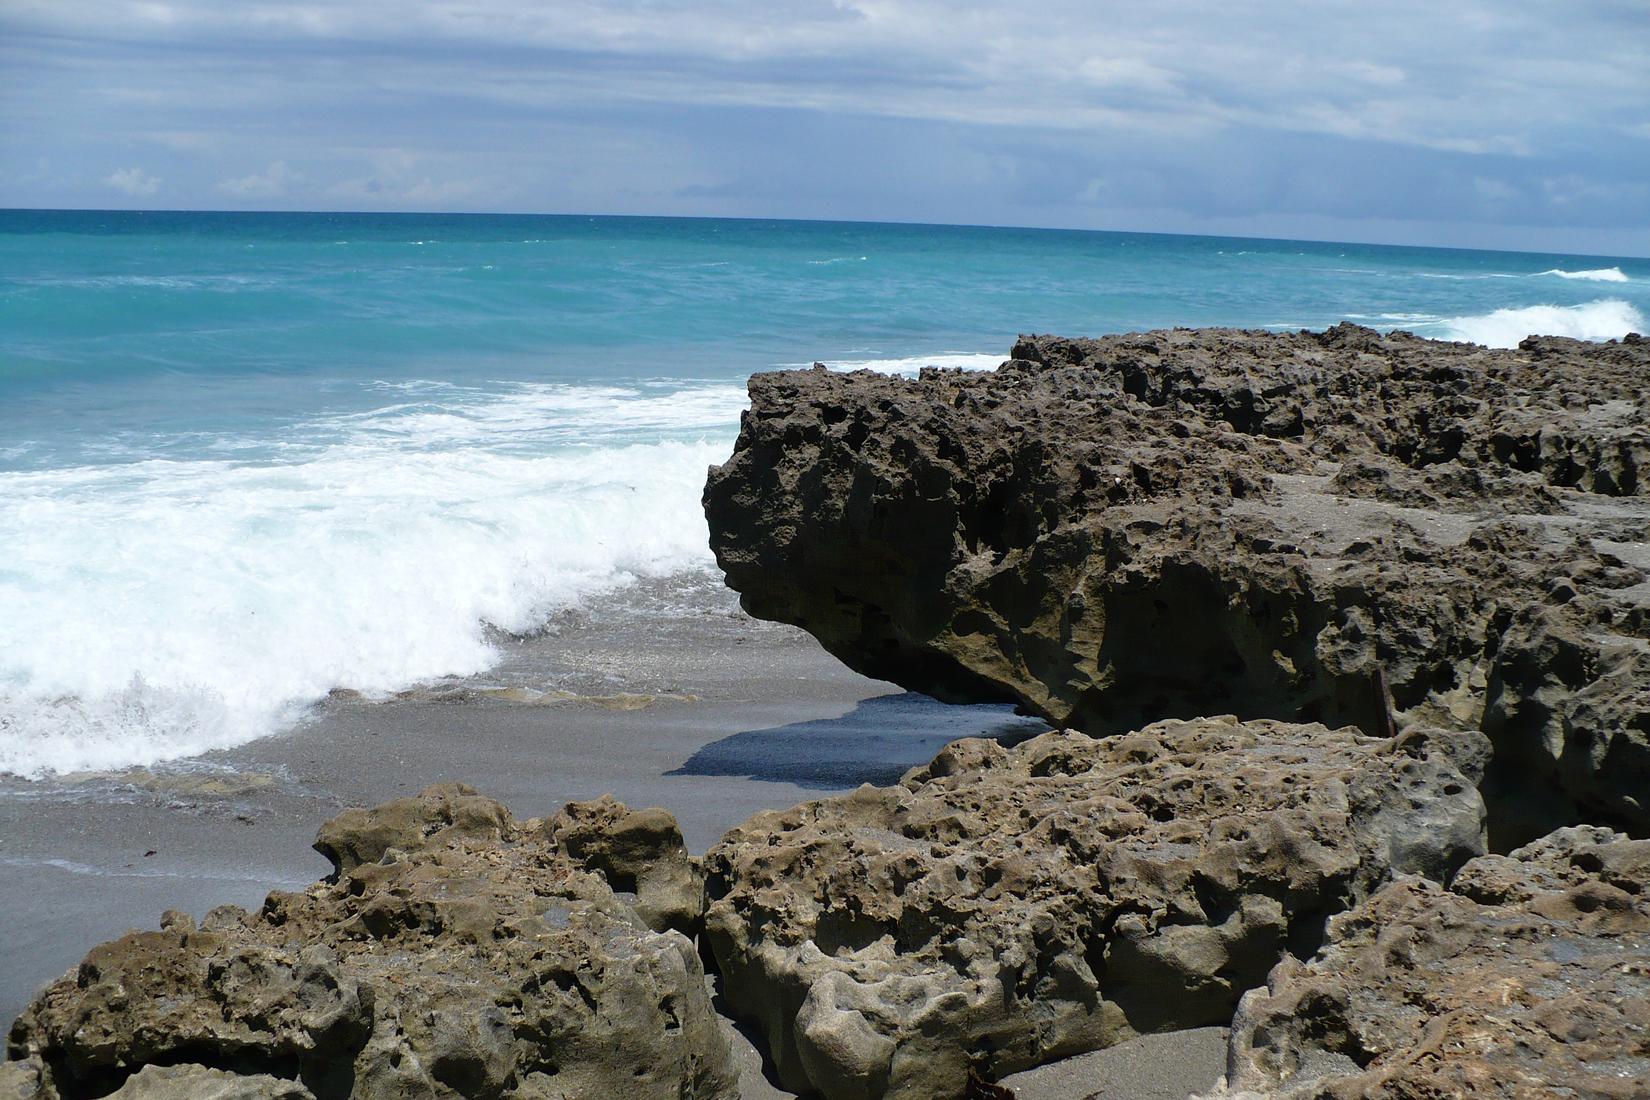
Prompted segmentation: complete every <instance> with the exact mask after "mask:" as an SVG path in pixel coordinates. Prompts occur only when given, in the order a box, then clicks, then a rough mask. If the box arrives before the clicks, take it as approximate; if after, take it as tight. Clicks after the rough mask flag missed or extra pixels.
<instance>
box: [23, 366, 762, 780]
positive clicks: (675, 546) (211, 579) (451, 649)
mask: <svg viewBox="0 0 1650 1100" xmlns="http://www.w3.org/2000/svg"><path fill="white" fill-rule="evenodd" d="M417 396H419V397H420V398H422V399H421V400H418V401H415V402H408V403H403V404H397V405H393V406H389V407H386V408H385V409H382V410H379V411H377V412H375V413H372V414H367V415H361V416H353V417H343V418H336V419H334V420H331V421H318V422H316V423H312V424H309V425H306V430H305V431H303V432H298V433H296V435H297V436H298V437H299V438H300V440H302V439H303V437H304V436H305V435H306V434H307V436H308V437H309V438H308V439H307V440H304V441H301V442H298V443H294V444H291V446H292V447H293V448H294V449H295V457H293V458H291V459H289V460H283V461H279V462H236V461H224V460H216V459H205V458H202V459H196V460H189V461H162V460H148V461H141V462H134V463H128V464H123V465H108V466H82V467H73V468H66V469H55V470H46V471H34V472H24V473H8V474H0V771H6V772H12V773H15V774H20V775H24V776H39V775H42V774H45V773H48V772H69V771H79V770H88V769H111V768H120V767H127V766H131V765H136V764H147V763H153V762H156V761H160V760H165V759H172V758H177V757H181V756H188V755H194V754H197V753H200V752H204V751H207V750H210V749H215V748H224V747H228V746H232V745H235V744H239V743H242V742H245V741H247V740H250V739H253V738H256V737H259V736H263V735H266V734H269V733H272V732H275V731H277V730H279V729H281V728H282V727H284V726H286V725H289V724H291V723H292V722H294V721H296V720H298V719H299V718H300V717H301V716H302V715H303V714H304V713H305V711H306V708H307V707H308V706H309V705H310V704H312V703H313V702H314V701H315V700H317V699H319V698H321V697H322V696H324V695H325V694H326V692H327V691H328V690H330V689H332V688H335V687H348V688H354V689H357V690H360V691H364V692H367V693H383V692H391V691H394V690H397V689H399V688H402V687H406V686H408V685H411V684H414V683H417V682H419V681H421V680H426V679H430V678H433V677H436V676H443V675H466V674H472V673H476V672H480V671H482V670H484V669H486V668H487V667H488V666H489V665H490V664H491V663H492V662H493V661H494V660H495V658H496V652H495V650H494V647H493V644H492V642H491V641H490V636H492V634H493V632H494V631H505V632H510V633H522V632H528V631H531V630H533V629H535V628H537V627H539V626H540V625H541V624H542V623H543V622H544V621H545V620H546V618H547V617H548V616H549V615H550V614H552V613H553V612H555V611H556V610H558V609H561V608H565V607H568V606H572V605H576V604H578V603H579V602H580V601H581V600H584V599H586V598H588V597H590V596H592V595H595V594H597V593H600V592H603V591H607V590H611V589H613V588H614V587H616V586H619V585H623V584H625V583H627V582H628V581H630V580H632V579H634V578H636V577H641V576H661V575H668V574H672V573H677V572H681V571H683V570H699V569H709V568H710V567H711V565H712V564H713V563H712V559H711V556H710V553H709V550H708V545H707V543H708V539H707V533H706V529H705V520H704V516H703V514H702V512H701V510H700V506H699V493H700V490H701V488H702V486H703V482H704V476H705V468H706V467H707V466H708V465H710V464H712V463H715V462H720V461H722V460H723V459H725V458H726V456H727V454H728V451H729V449H730V447H731V443H732V438H733V432H734V427H735V422H736V418H737V414H738V409H739V407H740V406H741V405H742V404H743V393H742V390H741V388H739V387H734V386H726V385H722V386H706V387H702V388H699V389H693V388H687V389H684V390H678V391H677V392H674V393H669V394H665V393H661V394H655V395H648V394H643V393H638V392H636V391H628V390H614V389H610V388H603V387H589V388H580V387H518V388H516V389H513V390H511V391H510V392H507V393H504V394H494V395H490V396H488V397H486V398H484V399H482V398H467V399H463V400H459V399H455V398H454V397H453V395H452V394H451V393H448V392H446V388H443V387H436V391H435V392H434V393H433V394H432V393H431V392H428V391H425V392H422V393H419V394H417ZM701 422H703V425H704V428H703V430H702V431H696V426H697V425H699V424H700V423H701ZM661 435H665V436H669V435H675V436H676V437H677V438H663V439H661V438H660V436H661ZM563 436H565V437H566V438H565V439H563V438H561V437H563ZM650 436H651V437H652V439H653V441H651V442H641V441H637V440H641V439H646V438H648V437H650Z"/></svg>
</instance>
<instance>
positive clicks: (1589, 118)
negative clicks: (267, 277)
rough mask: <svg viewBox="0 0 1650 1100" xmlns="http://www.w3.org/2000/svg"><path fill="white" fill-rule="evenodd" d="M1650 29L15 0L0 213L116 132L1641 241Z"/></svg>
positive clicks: (546, 174)
mask: <svg viewBox="0 0 1650 1100" xmlns="http://www.w3.org/2000/svg"><path fill="white" fill-rule="evenodd" d="M1642 32H1643V26H1642V8H1641V7H1640V5H1639V4H1638V3H1637V2H1636V0H1599V2H1598V3H1596V4H1591V5H1585V6H1573V7H1569V8H1564V9H1563V10H1560V9H1559V8H1556V7H1554V6H1552V5H1548V4H1542V3H1539V2H1537V0H1457V2H1455V3H1451V4H1448V5H1439V4H1437V3H1436V2H1435V0H1391V2H1389V3H1386V4H1380V5H1350V4H1334V5H1325V4H1321V3H1316V2H1313V0H1275V2H1273V3H1269V4H1267V5H1263V6H1260V7H1258V8H1257V6H1255V5H1234V4H1231V3H1229V2H1220V0H1164V2H1162V3H1160V4H1154V5H1142V4H1123V3H1120V2H1106V0H1044V2H1043V3H1042V4H1041V5H1040V7H1039V11H1038V14H1037V17H1036V18H1035V19H1031V18H1027V17H1026V16H1025V15H1024V13H1023V11H1022V10H1020V9H1015V8H1013V7H1012V6H1009V5H986V4H981V3H977V2H964V0H772V2H770V3H768V4H764V5H761V6H759V7H756V8H753V7H752V6H751V5H749V4H748V3H747V2H745V0H580V2H577V3H563V4H543V3H539V2H537V0H464V2H463V3H458V2H427V3H415V4H411V5H409V4H406V3H405V2H404V0H290V2H281V3H257V4H222V3H216V2H209V0H148V2H145V3H132V2H130V0H9V2H8V3H6V4H5V5H3V6H0V103H4V105H5V110H4V111H0V170H4V169H5V168H6V167H7V166H6V163H5V162H6V161H7V160H8V159H9V160H12V161H13V162H14V163H13V165H12V167H13V168H15V167H16V166H17V164H19V163H27V162H29V161H32V160H33V159H34V158H35V157H36V156H46V157H48V158H49V159H50V161H51V163H52V164H53V166H54V172H56V173H58V176H57V177H56V179H55V180H53V181H42V182H40V183H39V184H28V185H24V184H21V183H18V182H17V176H16V173H15V172H13V173H12V174H11V175H8V176H6V177H4V178H3V179H0V205H4V204H5V203H7V202H12V203H27V202H30V201H36V202H40V201H50V202H52V203H63V202H75V201H82V202H86V203H88V204H93V203H94V200H93V199H91V198H77V197H76V196H79V195H83V192H80V191H76V190H75V187H74V185H73V184H72V182H71V181H72V179H74V178H76V177H78V178H80V179H81V180H83V181H86V180H97V179H101V178H102V177H103V175H104V173H106V172H107V171H108V169H107V165H106V159H107V157H108V156H109V155H110V154H109V153H108V150H109V149H111V148H114V149H121V150H126V151H125V152H121V153H116V154H114V155H116V156H119V157H121V158H123V159H124V158H130V161H131V162H132V163H142V164H144V165H145V166H146V169H147V171H145V172H143V173H139V174H137V175H135V176H133V177H132V181H133V182H134V183H137V184H139V185H140V186H141V185H145V184H146V181H148V180H151V179H153V180H154V181H155V183H156V185H157V186H158V183H159V179H158V177H159V176H164V177H165V178H166V181H167V185H166V196H167V199H168V200H169V201H173V202H177V203H179V204H183V205H210V204H212V203H213V202H214V201H216V202H222V201H224V197H225V196H228V197H230V198H231V199H233V200H235V201H237V202H245V203H247V204H257V205H263V206H282V205H286V206H302V205H305V204H309V205H314V204H317V203H320V204H326V203H329V202H346V201H351V202H359V203H361V204H364V205H365V206H367V207H369V208H372V209H395V208H417V207H425V208H443V209H447V208H460V207H466V206H468V207H472V208H479V209H488V208H492V209H498V208H506V207H510V206H516V207H518V208H519V207H520V206H521V205H522V204H527V205H528V206H529V207H530V208H535V209H549V210H556V209H581V210H594V211H601V210H621V209H622V210H624V211H626V212H657V213H718V214H720V213H747V212H748V213H761V214H764V215H767V214H778V215H789V216H802V217H832V216H853V217H901V218H917V219H920V220H928V219H935V218H941V217H945V218H953V219H963V220H971V221H989V222H998V223H1012V222H1031V223H1035V224H1051V223H1052V224H1070V225H1082V226H1090V225H1108V224H1130V225H1131V226H1132V225H1135V224H1136V223H1137V221H1138V219H1140V218H1143V217H1148V216H1149V217H1151V218H1155V219H1157V222H1156V223H1155V224H1157V226H1158V227H1160V228H1165V229H1176V228H1187V227H1193V226H1201V225H1204V224H1207V223H1208V221H1209V219H1212V218H1218V219H1232V218H1262V219H1268V220H1267V221H1266V224H1267V225H1277V224H1287V221H1288V219H1289V218H1291V217H1295V218H1298V219H1303V220H1301V222H1300V224H1301V225H1302V226H1306V225H1308V224H1310V225H1311V226H1314V227H1316V226H1321V225H1322V224H1327V223H1326V222H1325V221H1324V219H1328V220H1329V222H1337V223H1338V224H1342V225H1344V226H1348V227H1351V228H1349V229H1347V230H1346V231H1347V232H1352V231H1354V230H1355V228H1356V226H1357V225H1358V224H1361V223H1366V222H1367V223H1370V224H1373V223H1374V222H1375V221H1377V220H1379V221H1380V222H1381V224H1383V225H1386V224H1388V223H1392V222H1401V221H1404V220H1411V221H1413V222H1414V223H1415V224H1416V225H1417V227H1418V228H1417V234H1418V236H1417V238H1416V239H1417V242H1418V243H1426V242H1427V241H1430V240H1434V239H1436V231H1435V228H1434V227H1435V226H1437V225H1439V224H1446V223H1449V222H1451V221H1460V222H1464V223H1472V224H1475V225H1484V226H1488V227H1492V228H1493V227H1494V226H1496V225H1504V226H1507V227H1509V229H1508V232H1509V233H1512V232H1513V231H1514V230H1513V228H1512V227H1528V226H1551V227H1554V228H1555V229H1558V230H1562V229H1564V228H1565V227H1570V228H1574V229H1577V230H1578V231H1579V230H1582V229H1585V230H1586V231H1587V232H1588V233H1593V232H1594V231H1595V230H1597V231H1602V230H1604V229H1607V228H1610V227H1615V228H1618V229H1621V230H1622V231H1623V232H1624V233H1627V232H1631V233H1636V234H1639V236H1638V237H1637V238H1634V239H1643V238H1644V235H1645V233H1646V232H1647V231H1646V230H1645V229H1644V227H1643V218H1642V209H1640V210H1637V211H1635V210H1634V209H1633V208H1632V207H1633V204H1634V202H1635V201H1637V200H1636V199H1635V195H1637V194H1639V192H1637V191H1635V189H1634V188H1635V186H1636V184H1637V183H1638V181H1642V180H1644V179H1646V178H1650V143H1646V142H1645V141H1642V140H1639V139H1641V138H1643V137H1646V136H1650V123H1646V122H1645V121H1644V118H1645V115H1644V104H1645V103H1647V102H1650V67H1647V66H1645V65H1644V64H1643V57H1642V42H1643V33H1642ZM893 135H897V137H895V136H893ZM100 158H101V159H100ZM939 164H944V165H946V166H948V168H947V170H948V172H949V174H942V173H941V172H939V171H937V170H936V169H935V168H934V167H933V166H934V165H939ZM259 165H263V166H264V167H262V168H259V167H258V166H259ZM292 165H296V166H299V168H301V169H302V172H301V173H300V172H299V171H297V170H295V169H293V168H291V167H289V166H292ZM978 166H988V167H987V168H986V169H984V170H979V171H976V168H977V167H978ZM792 169H796V170H795V171H793V170H792ZM128 171H132V172H135V171H136V170H128ZM150 172H152V173H154V175H152V176H151V175H150V174H149V173H150ZM793 177H797V178H793ZM113 178H114V177H109V180H107V181H105V182H106V183H107V184H108V186H110V187H116V186H117V185H116V184H114V183H113V182H112V180H113ZM787 180H788V181H789V182H782V181H787ZM1549 180H1552V181H1559V182H1558V183H1556V184H1548V183H1546V182H1544V181H1549ZM328 181H339V182H328ZM122 193H123V194H126V195H128V197H131V198H134V199H136V198H139V197H143V196H146V195H152V194H154V193H155V192H153V191H150V192H139V191H131V190H123V191H122ZM1279 219H1281V221H1280V220H1279ZM1486 232H1489V230H1486ZM1518 232H1523V230H1522V229H1519V230H1518ZM1518 239H1523V238H1517V237H1514V236H1509V237H1508V238H1507V239H1506V241H1505V243H1506V244H1507V245H1508V246H1513V245H1516V243H1517V241H1518ZM1543 239H1546V238H1543ZM1577 239H1578V240H1581V239H1582V238H1581V237H1578V238H1577ZM1588 239H1592V238H1590V237H1589V238H1588Z"/></svg>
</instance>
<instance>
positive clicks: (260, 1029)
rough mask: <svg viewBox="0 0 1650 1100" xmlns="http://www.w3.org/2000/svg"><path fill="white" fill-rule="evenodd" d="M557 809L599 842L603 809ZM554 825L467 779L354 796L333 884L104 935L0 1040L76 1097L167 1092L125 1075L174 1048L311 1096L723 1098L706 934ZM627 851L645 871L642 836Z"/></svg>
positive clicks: (183, 1055)
mask: <svg viewBox="0 0 1650 1100" xmlns="http://www.w3.org/2000/svg"><path fill="white" fill-rule="evenodd" d="M601 813H602V814H603V815H606V816H609V817H611V818H612V819H613V820H614V821H615V822H621V823H622V822H625V821H627V820H629V819H630V818H632V817H636V816H640V817H641V818H642V819H643V821H644V822H645V823H647V825H648V828H647V829H646V830H639V829H634V828H632V829H629V830H621V831H620V833H619V836H620V837H621V838H623V837H625V836H631V835H636V834H638V833H641V832H645V833H646V835H647V836H649V837H651V838H653V839H654V840H657V839H658V838H660V837H663V836H668V835H670V833H671V831H672V829H673V827H674V822H670V823H669V824H666V823H665V822H663V821H661V820H659V819H658V815H657V814H647V813H645V812H644V814H642V815H631V814H630V813H629V811H627V810H625V809H624V807H622V806H619V805H618V804H617V803H611V802H610V801H609V802H606V803H603V804H601ZM564 816H565V817H567V819H568V820H583V821H584V822H585V825H584V828H585V842H586V844H587V845H589V846H591V847H600V843H599V838H600V836H601V834H602V832H603V825H602V824H601V822H600V821H596V820H591V819H590V815H588V814H586V813H583V812H581V811H580V810H579V809H577V808H570V809H569V811H568V812H567V813H566V814H565V815H564ZM552 833H553V830H547V829H545V828H544V827H543V826H542V825H541V824H540V823H539V822H536V821H533V822H526V823H521V824H519V825H518V824H517V823H516V822H515V821H514V819H513V818H512V817H511V816H510V814H509V811H507V810H505V809H504V807H502V806H501V805H499V804H498V803H496V802H493V801H492V800H490V799H486V798H483V797H481V796H479V795H476V794H475V793H474V792H473V791H470V790H469V789H468V788H463V787H458V786H456V785H449V786H444V787H436V788H431V789H430V790H427V791H425V792H424V793H423V794H421V795H419V796H418V797H417V798H414V799H400V800H398V801H396V802H391V803H388V804H387V805H385V806H384V807H381V808H380V809H378V810H373V811H363V810H354V811H350V812H348V813H346V814H344V815H341V816H340V817H339V818H338V819H336V820H334V821H332V822H329V823H328V824H327V825H326V826H323V828H322V830H321V840H320V841H319V842H318V844H317V846H318V847H321V848H322V850H323V851H326V852H328V853H329V855H331V857H332V858H333V859H334V862H335V864H336V865H337V867H338V872H337V874H335V875H334V876H333V878H332V879H330V880H329V881H327V882H325V883H321V884H318V885H316V886H314V887H311V888H310V889H309V890H306V891H304V892H302V893H291V894H288V893H274V894H271V895H270V896H269V899H268V900H267V901H266V902H265V903H264V906H263V909H262V910H261V911H259V912H257V913H248V912H245V911H243V910H239V909H236V908H233V907H224V908H221V909H217V910H213V912H212V913H210V914H208V916H207V918H206V919H205V920H204V921H202V922H201V925H200V927H199V928H197V927H195V925H194V922H193V921H190V920H188V919H186V918H182V917H180V916H173V917H172V918H170V919H169V920H168V921H167V922H166V927H165V928H163V929H162V930H161V931H158V932H133V933H130V934H128V935H126V936H124V937H122V938H120V939H118V940H114V941H112V942H110V943H106V944H103V945H101V946H99V947H97V948H94V949H93V950H92V952H91V953H90V954H88V955H87V956H86V959H85V961H83V962H82V963H81V964H80V967H79V969H78V970H77V971H76V972H75V973H73V974H71V975H69V976H67V977H65V978H63V979H61V980H59V981H57V982H55V983H53V984H52V985H50V986H48V987H47V988H46V989H45V990H43V991H42V992H41V994H40V995H39V996H38V997H37V998H36V1000H35V1001H34V1002H33V1003H32V1004H31V1005H30V1006H29V1008H28V1010H27V1011H26V1012H25V1013H24V1014H23V1015H22V1016H21V1017H20V1018H19V1019H18V1021H17V1023H16V1024H14V1025H13V1027H12V1030H11V1034H10V1037H9V1040H8V1045H7V1053H8V1056H9V1057H12V1058H16V1059H29V1060H31V1061H32V1063H33V1064H35V1065H37V1066H44V1067H46V1071H47V1078H48V1079H47V1081H46V1082H45V1084H46V1087H47V1088H48V1090H49V1091H48V1093H47V1094H48V1095H50V1096H60V1097H62V1098H65V1100H72V1098H78V1097H90V1096H102V1095H107V1094H108V1093H110V1092H112V1091H113V1090H115V1089H116V1088H119V1087H128V1088H139V1089H143V1088H149V1087H150V1085H149V1082H155V1084H154V1087H156V1088H159V1087H161V1085H160V1083H159V1080H158V1077H157V1076H154V1075H152V1076H151V1077H150V1078H148V1079H145V1080H144V1081H140V1080H139V1077H138V1076H134V1075H135V1074H138V1072H139V1071H140V1070H142V1069H143V1067H145V1066H163V1065H170V1064H178V1063H182V1064H189V1065H194V1066H197V1067H200V1070H201V1072H203V1073H211V1072H212V1071H223V1072H226V1073H229V1074H233V1075H235V1076H238V1077H245V1078H263V1077H268V1078H275V1079H279V1080H281V1081H286V1082H298V1083H299V1084H301V1085H302V1086H303V1087H304V1088H305V1089H307V1090H308V1091H309V1093H313V1094H314V1096H315V1097H317V1098H318V1100H328V1098H338V1097H345V1096H350V1097H361V1098H377V1097H405V1096H423V1097H431V1098H441V1097H458V1096H463V1097H471V1098H473V1097H496V1098H507V1097H522V1098H525V1097H561V1096H567V1097H572V1096H615V1097H619V1096H622V1097H625V1098H626V1100H647V1098H658V1100H666V1098H668V1100H698V1098H705V1100H711V1098H715V1100H732V1098H733V1097H735V1096H736V1095H737V1089H736V1085H735V1079H734V1075H733V1072H732V1070H731V1068H730V1064H729V1055H728V1047H727V1041H726V1039H725V1038H724V1037H723V1035H722V1033H721V1030H720V1027H719V1023H718V1020H717V1018H716V1016H715V1015H714V1013H713V1012H712V1010H711V1006H710V1000H709V995H708V993H707V992H706V989H705V975H704V971H703V969H702V967H701V965H700V962H699V958H698V955H697V953H696V952H695V950H694V947H693V944H692V943H691V942H690V941H689V940H688V939H687V938H686V937H684V936H682V935H681V934H680V933H678V932H674V931H667V932H662V933H661V932H655V931H653V930H652V929H650V928H649V927H648V925H647V922H646V921H644V920H643V919H642V917H641V916H640V915H639V914H638V913H637V911H636V910H635V909H634V908H633V907H631V906H630V905H627V904H625V903H624V902H623V901H621V900H620V899H619V898H618V897H617V896H615V894H614V892H613V890H612V889H611V888H610V887H609V885H608V882H607V880H606V879H605V878H604V877H603V876H602V875H601V874H600V873H597V872H595V871H593V870H591V869H590V868H589V867H587V866H585V865H584V864H583V863H582V862H580V861H579V860H578V859H576V858H575V857H573V856H572V855H570V854H569V852H568V851H567V850H565V849H564V848H562V847H559V846H558V845H557V844H556V843H555V842H554V840H553V839H551V834H552ZM615 848H617V849H621V850H624V851H625V852H627V854H628V855H629V857H630V858H631V860H632V866H633V873H634V874H636V875H637V876H640V877H647V871H646V869H645V867H643V866H642V865H641V863H640V860H641V858H642V851H641V849H640V848H639V847H631V848H625V847H624V845H622V844H610V845H609V849H610V850H611V849H615ZM369 860H373V861H372V862H369ZM191 1072H193V1071H191ZM193 1079H194V1078H190V1080H193ZM213 1080H214V1081H217V1080H218V1078H217V1077H215V1076H214V1077H213ZM134 1082H136V1084H134ZM242 1084H245V1085H246V1088H248V1089H254V1088H255V1087H262V1086H260V1085H258V1084H257V1082H255V1081H254V1082H251V1083H245V1082H242ZM167 1087H170V1086H169V1085H168V1086H167ZM213 1087H217V1086H216V1085H214V1086H213ZM236 1087H240V1085H239V1084H237V1085H236ZM134 1095H149V1093H148V1092H138V1093H134ZM157 1095H160V1094H157ZM226 1095H241V1094H240V1093H233V1094H228V1093H226ZM248 1095H262V1094H261V1093H257V1092H256V1091H254V1092H251V1093H248ZM302 1095H307V1094H302Z"/></svg>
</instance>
